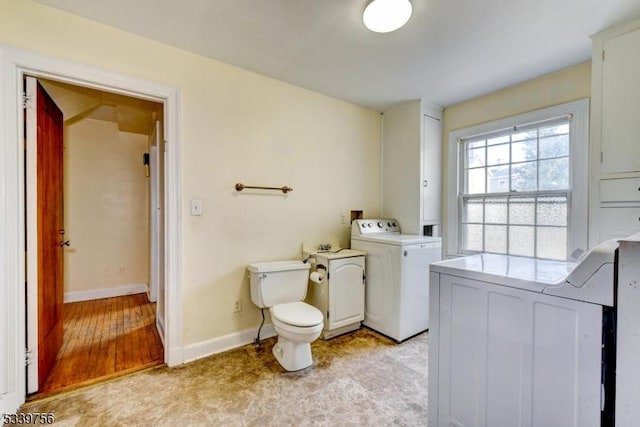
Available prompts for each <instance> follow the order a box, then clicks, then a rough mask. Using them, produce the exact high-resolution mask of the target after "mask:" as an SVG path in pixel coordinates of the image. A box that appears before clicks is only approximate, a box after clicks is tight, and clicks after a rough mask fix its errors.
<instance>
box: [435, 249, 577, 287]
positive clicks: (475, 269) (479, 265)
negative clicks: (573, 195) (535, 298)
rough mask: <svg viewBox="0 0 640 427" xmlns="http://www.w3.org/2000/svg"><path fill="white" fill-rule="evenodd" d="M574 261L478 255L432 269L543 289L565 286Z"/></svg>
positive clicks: (472, 277)
mask: <svg viewBox="0 0 640 427" xmlns="http://www.w3.org/2000/svg"><path fill="white" fill-rule="evenodd" d="M574 267H575V263H572V262H565V261H551V260H545V259H537V258H526V257H517V256H511V255H499V254H487V253H483V254H477V255H470V256H466V257H461V258H455V259H450V260H445V261H438V262H435V263H433V264H431V271H433V272H436V273H443V274H449V275H452V276H458V277H464V278H467V279H471V280H480V281H484V282H489V283H495V284H499V285H503V286H509V287H514V288H519V289H526V290H530V291H534V292H543V290H544V289H546V288H550V287H556V286H562V285H564V283H565V282H564V279H565V278H566V277H567V275H568V274H569V272H571V270H572V269H573V268H574Z"/></svg>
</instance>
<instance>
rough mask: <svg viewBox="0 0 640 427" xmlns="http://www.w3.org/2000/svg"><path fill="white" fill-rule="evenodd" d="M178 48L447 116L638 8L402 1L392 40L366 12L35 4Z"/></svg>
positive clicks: (558, 60) (225, 0)
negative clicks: (417, 102) (403, 12)
mask: <svg viewBox="0 0 640 427" xmlns="http://www.w3.org/2000/svg"><path fill="white" fill-rule="evenodd" d="M37 1H39V2H40V3H44V4H47V5H51V6H54V7H57V8H60V9H63V10H66V11H69V12H71V13H74V14H77V15H80V16H84V17H87V18H90V19H92V20H95V21H99V22H102V23H105V24H108V25H111V26H114V27H118V28H121V29H124V30H126V31H130V32H132V33H136V34H139V35H142V36H145V37H148V38H151V39H155V40H158V41H161V42H164V43H167V44H170V45H173V46H177V47H179V48H182V49H185V50H190V51H193V52H196V53H199V54H202V55H206V56H209V57H212V58H215V59H217V60H220V61H223V62H227V63H229V64H234V65H237V66H239V67H242V68H245V69H248V70H252V71H255V72H258V73H260V74H264V75H267V76H270V77H274V78H276V79H279V80H283V81H286V82H289V83H292V84H295V85H298V86H302V87H305V88H308V89H311V90H314V91H317V92H320V93H324V94H327V95H329V96H333V97H336V98H340V99H344V100H347V101H350V102H353V103H356V104H360V105H363V106H366V107H369V108H372V109H374V110H378V111H385V110H387V109H389V108H390V107H392V106H394V105H396V104H398V103H400V102H403V101H407V100H411V99H417V98H424V99H426V100H428V101H429V102H431V103H434V104H437V105H440V106H448V105H451V104H454V103H457V102H459V101H463V100H466V99H469V98H472V97H475V96H478V95H481V94H484V93H488V92H492V91H494V90H497V89H500V88H503V87H506V86H509V85H512V84H515V83H518V82H521V81H525V80H528V79H531V78H533V77H537V76H540V75H542V74H546V73H549V72H552V71H555V70H559V69H562V68H564V67H567V66H570V65H574V64H577V63H580V62H583V61H586V60H588V59H589V58H590V50H591V41H590V39H589V36H590V35H591V34H594V33H596V32H598V31H600V30H603V29H606V28H608V27H610V26H612V25H614V24H617V23H619V22H624V21H628V20H631V19H633V18H636V17H638V16H640V1H638V0H411V2H412V4H413V16H412V17H411V19H410V20H409V22H408V24H407V25H406V26H405V27H403V28H401V29H400V30H398V31H395V32H393V33H387V34H376V33H372V32H370V31H368V30H367V29H366V28H365V27H364V25H363V24H362V11H363V10H364V7H365V6H366V4H367V3H368V1H369V0H180V1H175V0H135V1H131V0H109V1H97V0H37Z"/></svg>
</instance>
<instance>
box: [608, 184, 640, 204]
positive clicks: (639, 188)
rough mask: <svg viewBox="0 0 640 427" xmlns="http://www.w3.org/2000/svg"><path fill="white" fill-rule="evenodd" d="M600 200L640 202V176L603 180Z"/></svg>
mask: <svg viewBox="0 0 640 427" xmlns="http://www.w3.org/2000/svg"><path fill="white" fill-rule="evenodd" d="M600 201H601V202H640V178H627V179H603V180H601V181H600Z"/></svg>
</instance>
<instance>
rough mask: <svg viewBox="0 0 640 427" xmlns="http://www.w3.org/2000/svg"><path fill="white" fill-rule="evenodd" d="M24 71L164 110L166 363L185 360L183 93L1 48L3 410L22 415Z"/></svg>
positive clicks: (0, 384) (0, 356) (0, 347)
mask: <svg viewBox="0 0 640 427" xmlns="http://www.w3.org/2000/svg"><path fill="white" fill-rule="evenodd" d="M25 74H28V75H31V76H34V77H42V78H48V79H53V80H58V81H62V82H65V83H69V84H73V85H77V86H85V87H89V88H93V89H97V90H102V91H107V92H114V93H118V94H121V95H125V96H132V97H136V98H142V99H146V100H150V101H155V102H162V103H163V105H164V135H165V140H166V145H167V147H168V149H167V152H166V174H165V213H166V216H165V241H166V246H165V254H164V255H165V295H166V298H165V304H166V307H165V329H164V331H165V336H164V343H165V355H164V357H165V362H166V363H167V364H168V365H169V366H174V365H178V364H181V363H183V361H184V346H183V332H182V285H181V277H182V274H181V273H182V262H181V259H182V235H181V234H182V233H181V228H180V224H181V210H180V205H181V200H182V195H181V185H180V184H181V167H180V164H181V141H180V135H181V132H180V127H181V117H180V97H181V93H180V89H179V88H177V87H174V86H170V85H167V84H163V83H156V82H152V81H149V80H144V79H140V78H135V77H130V76H126V75H123V74H120V73H116V72H113V71H107V70H102V69H99V68H96V67H92V66H88V65H84V64H79V63H76V62H72V61H67V60H61V59H57V58H54V57H50V56H47V55H42V54H39V53H35V52H31V51H26V50H21V49H16V48H13V47H10V46H6V45H2V44H0V169H1V172H0V218H2V220H1V221H0V236H4V238H0V281H1V282H2V283H5V284H6V286H0V300H2V301H6V304H5V309H6V315H5V316H6V317H4V318H0V411H1V412H3V413H12V412H15V411H16V410H17V408H18V406H19V405H20V404H21V403H23V402H24V400H25V389H26V388H25V387H26V371H25V369H24V366H25V365H24V361H25V357H26V353H25V348H26V342H25V337H26V333H25V332H26V321H25V303H26V301H25V293H24V286H25V283H26V266H27V259H26V254H25V249H24V248H25V233H24V232H23V230H25V193H24V191H25V183H24V178H25V163H24V160H25V154H24V137H23V135H24V120H23V112H22V90H23V89H22V79H23V76H24V75H25Z"/></svg>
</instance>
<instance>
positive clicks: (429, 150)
mask: <svg viewBox="0 0 640 427" xmlns="http://www.w3.org/2000/svg"><path fill="white" fill-rule="evenodd" d="M423 129H424V133H423V137H422V221H423V223H424V224H425V225H430V224H440V179H441V178H440V168H441V161H440V158H441V151H442V130H441V126H440V120H438V119H434V118H433V117H430V116H426V115H425V116H424V128H423Z"/></svg>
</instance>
